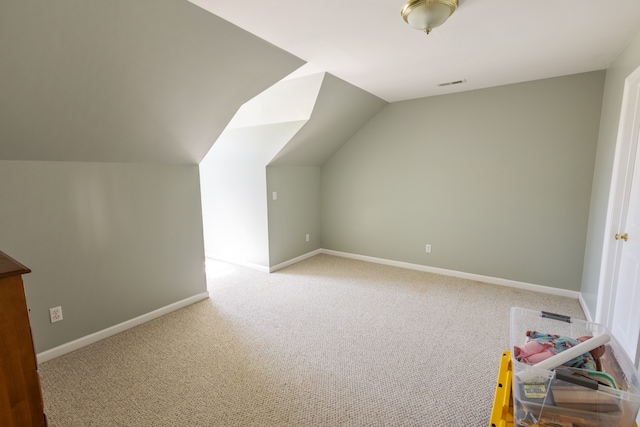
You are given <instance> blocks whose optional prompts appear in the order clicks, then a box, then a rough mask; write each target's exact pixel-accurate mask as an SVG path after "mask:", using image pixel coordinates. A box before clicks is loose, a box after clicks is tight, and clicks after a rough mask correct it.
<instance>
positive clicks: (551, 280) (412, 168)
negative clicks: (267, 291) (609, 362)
mask: <svg viewBox="0 0 640 427" xmlns="http://www.w3.org/2000/svg"><path fill="white" fill-rule="evenodd" d="M604 75H605V73H604V71H599V72H592V73H585V74H579V75H573V76H566V77H559V78H553V79H547V80H539V81H534V82H528V83H521V84H514V85H509V86H502V87H496V88H490V89H483V90H477V91H471V92H465V93H458V94H454V95H446V96H439V97H431V98H423V99H416V100H411V101H403V102H397V103H393V104H389V105H388V106H386V107H385V108H384V109H383V110H382V111H381V112H380V113H378V114H377V115H376V116H375V117H374V118H373V119H372V120H371V121H370V122H369V123H367V125H365V126H364V127H363V128H362V129H361V130H360V131H359V132H358V133H357V134H356V135H354V136H353V137H352V138H351V140H350V141H348V142H347V143H346V144H345V145H343V146H342V148H341V149H340V150H338V151H337V152H336V153H335V154H334V156H333V157H332V158H331V159H330V160H329V161H328V162H327V163H326V164H325V165H324V166H323V168H322V177H321V179H322V189H321V210H322V214H321V226H322V247H323V248H325V249H331V250H337V251H343V252H348V253H353V254H360V255H366V256H373V257H379V258H384V259H389V260H396V261H402V262H408V263H414V264H419V265H427V266H433V267H438V268H444V269H450V270H455V271H461V272H466V273H474V274H480V275H486V276H491V277H497V278H502V279H510V280H516V281H522V282H527V283H533V284H538V285H545V286H551V287H557V288H563V289H569V290H579V289H580V281H581V275H582V264H583V259H584V249H585V238H586V230H587V218H588V211H589V198H590V195H591V182H592V176H593V175H592V173H593V164H594V158H595V151H596V142H597V135H598V124H599V118H600V107H601V104H602V90H603V84H604ZM427 243H428V244H431V245H432V249H433V251H432V253H430V254H428V253H426V252H425V244H427Z"/></svg>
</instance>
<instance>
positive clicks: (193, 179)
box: [0, 161, 206, 352]
mask: <svg viewBox="0 0 640 427" xmlns="http://www.w3.org/2000/svg"><path fill="white" fill-rule="evenodd" d="M198 179H199V178H198V166H196V165H142V164H133V163H126V164H125V163H82V162H29V161H0V200H2V203H0V218H2V227H0V250H2V251H3V252H6V253H7V254H9V255H10V256H12V257H13V258H15V259H17V260H18V261H20V262H21V263H23V264H25V265H26V266H27V267H29V268H31V270H32V273H30V274H27V275H25V276H24V280H25V288H26V294H27V303H28V305H29V307H30V309H31V313H30V317H31V327H32V330H33V336H34V341H35V347H36V351H37V352H42V351H45V350H48V349H51V348H53V347H56V346H58V345H61V344H64V343H67V342H70V341H72V340H74V339H77V338H81V337H83V336H86V335H89V334H91V333H94V332H97V331H100V330H103V329H105V328H107V327H110V326H113V325H116V324H118V323H121V322H124V321H127V320H130V319H132V318H135V317H137V316H140V315H143V314H146V313H148V312H150V311H153V310H155V309H158V308H160V307H164V306H167V305H169V304H172V303H174V302H176V301H180V300H183V299H185V298H188V297H190V296H193V295H197V294H200V293H203V292H205V291H206V283H205V276H204V250H203V239H202V214H201V207H200V191H199V181H198ZM59 305H60V306H62V310H63V315H64V320H63V321H62V322H58V323H55V324H51V323H49V317H48V316H49V312H48V309H49V308H50V307H56V306H59Z"/></svg>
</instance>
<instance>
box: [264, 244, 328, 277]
mask: <svg viewBox="0 0 640 427" xmlns="http://www.w3.org/2000/svg"><path fill="white" fill-rule="evenodd" d="M321 253H323V249H316V250H315V251H311V252H308V253H306V254H304V255H300V256H299V257H296V258H293V259H290V260H289V261H285V262H283V263H280V264H278V265H274V266H273V267H270V268H269V273H273V272H274V271H278V270H281V269H283V268H285V267H289V266H290V265H293V264H296V263H298V262H300V261H304V260H305V259H307V258H311V257H313V256H316V255H319V254H321Z"/></svg>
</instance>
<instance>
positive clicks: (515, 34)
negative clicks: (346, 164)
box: [190, 0, 640, 102]
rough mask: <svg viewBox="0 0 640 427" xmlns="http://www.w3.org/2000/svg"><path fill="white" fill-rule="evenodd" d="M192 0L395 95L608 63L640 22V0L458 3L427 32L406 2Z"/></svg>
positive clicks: (313, 64) (325, 67)
mask: <svg viewBox="0 0 640 427" xmlns="http://www.w3.org/2000/svg"><path fill="white" fill-rule="evenodd" d="M190 1H191V2H192V3H194V4H196V5H198V6H200V7H202V8H204V9H207V10H209V11H210V12H212V13H214V14H215V15H218V16H219V17H221V18H223V19H225V20H227V21H230V22H231V23H233V24H235V25H237V26H239V27H241V28H243V29H245V30H247V31H249V32H251V33H253V34H255V35H256V36H258V37H260V38H262V39H264V40H266V41H268V42H270V43H272V44H274V45H276V46H278V47H280V48H282V49H284V50H286V51H288V52H290V53H292V54H293V55H296V56H298V57H299V58H301V59H303V60H305V61H307V63H308V65H307V67H309V68H310V69H311V70H310V71H313V72H317V71H327V72H329V73H331V74H333V75H335V76H337V77H339V78H341V79H343V80H345V81H347V82H349V83H351V84H353V85H355V86H357V87H360V88H361V89H364V90H366V91H368V92H370V93H372V94H374V95H376V96H379V97H380V98H382V99H384V100H386V101H389V102H394V101H399V100H405V99H413V98H421V97H425V96H433V95H440V94H445V93H452V92H459V91H466V90H473V89H479V88H484V87H491V86H499V85H504V84H510V83H517V82H522V81H529V80H537V79H542V78H547V77H556V76H561V75H568V74H576V73H581V72H587V71H594V70H601V69H605V68H607V67H608V66H609V65H610V64H611V62H612V61H613V60H614V59H615V58H616V56H617V55H618V53H619V52H620V51H621V50H622V49H623V47H624V45H625V44H626V42H627V41H628V40H629V39H630V38H631V37H632V36H633V35H634V34H635V33H636V32H637V31H638V30H639V29H640V1H638V0H607V1H603V0H555V1H552V0H460V6H459V7H458V10H457V11H456V12H455V13H454V15H453V16H452V17H451V18H450V19H449V21H447V22H446V23H445V24H444V25H443V26H441V27H439V28H437V29H435V30H434V31H433V32H432V33H431V34H430V35H429V36H427V35H425V34H424V33H421V32H420V31H417V30H413V29H412V28H411V27H409V26H408V25H407V24H406V23H405V22H404V21H403V19H402V18H401V16H400V9H401V8H402V6H403V4H404V0H374V1H370V0H369V1H365V0H350V1H345V0H316V1H303V0H245V1H234V0H190ZM456 80H466V83H464V84H460V85H455V86H447V87H439V86H438V84H440V83H445V82H451V81H456Z"/></svg>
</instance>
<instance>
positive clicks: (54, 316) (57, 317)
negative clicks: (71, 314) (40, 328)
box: [49, 306, 62, 323]
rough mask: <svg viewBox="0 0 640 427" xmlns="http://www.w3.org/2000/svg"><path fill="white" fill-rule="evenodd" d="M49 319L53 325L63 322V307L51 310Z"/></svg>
mask: <svg viewBox="0 0 640 427" xmlns="http://www.w3.org/2000/svg"><path fill="white" fill-rule="evenodd" d="M49 318H50V319H51V323H56V322H59V321H61V320H62V307H60V306H58V307H53V308H50V309H49Z"/></svg>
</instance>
